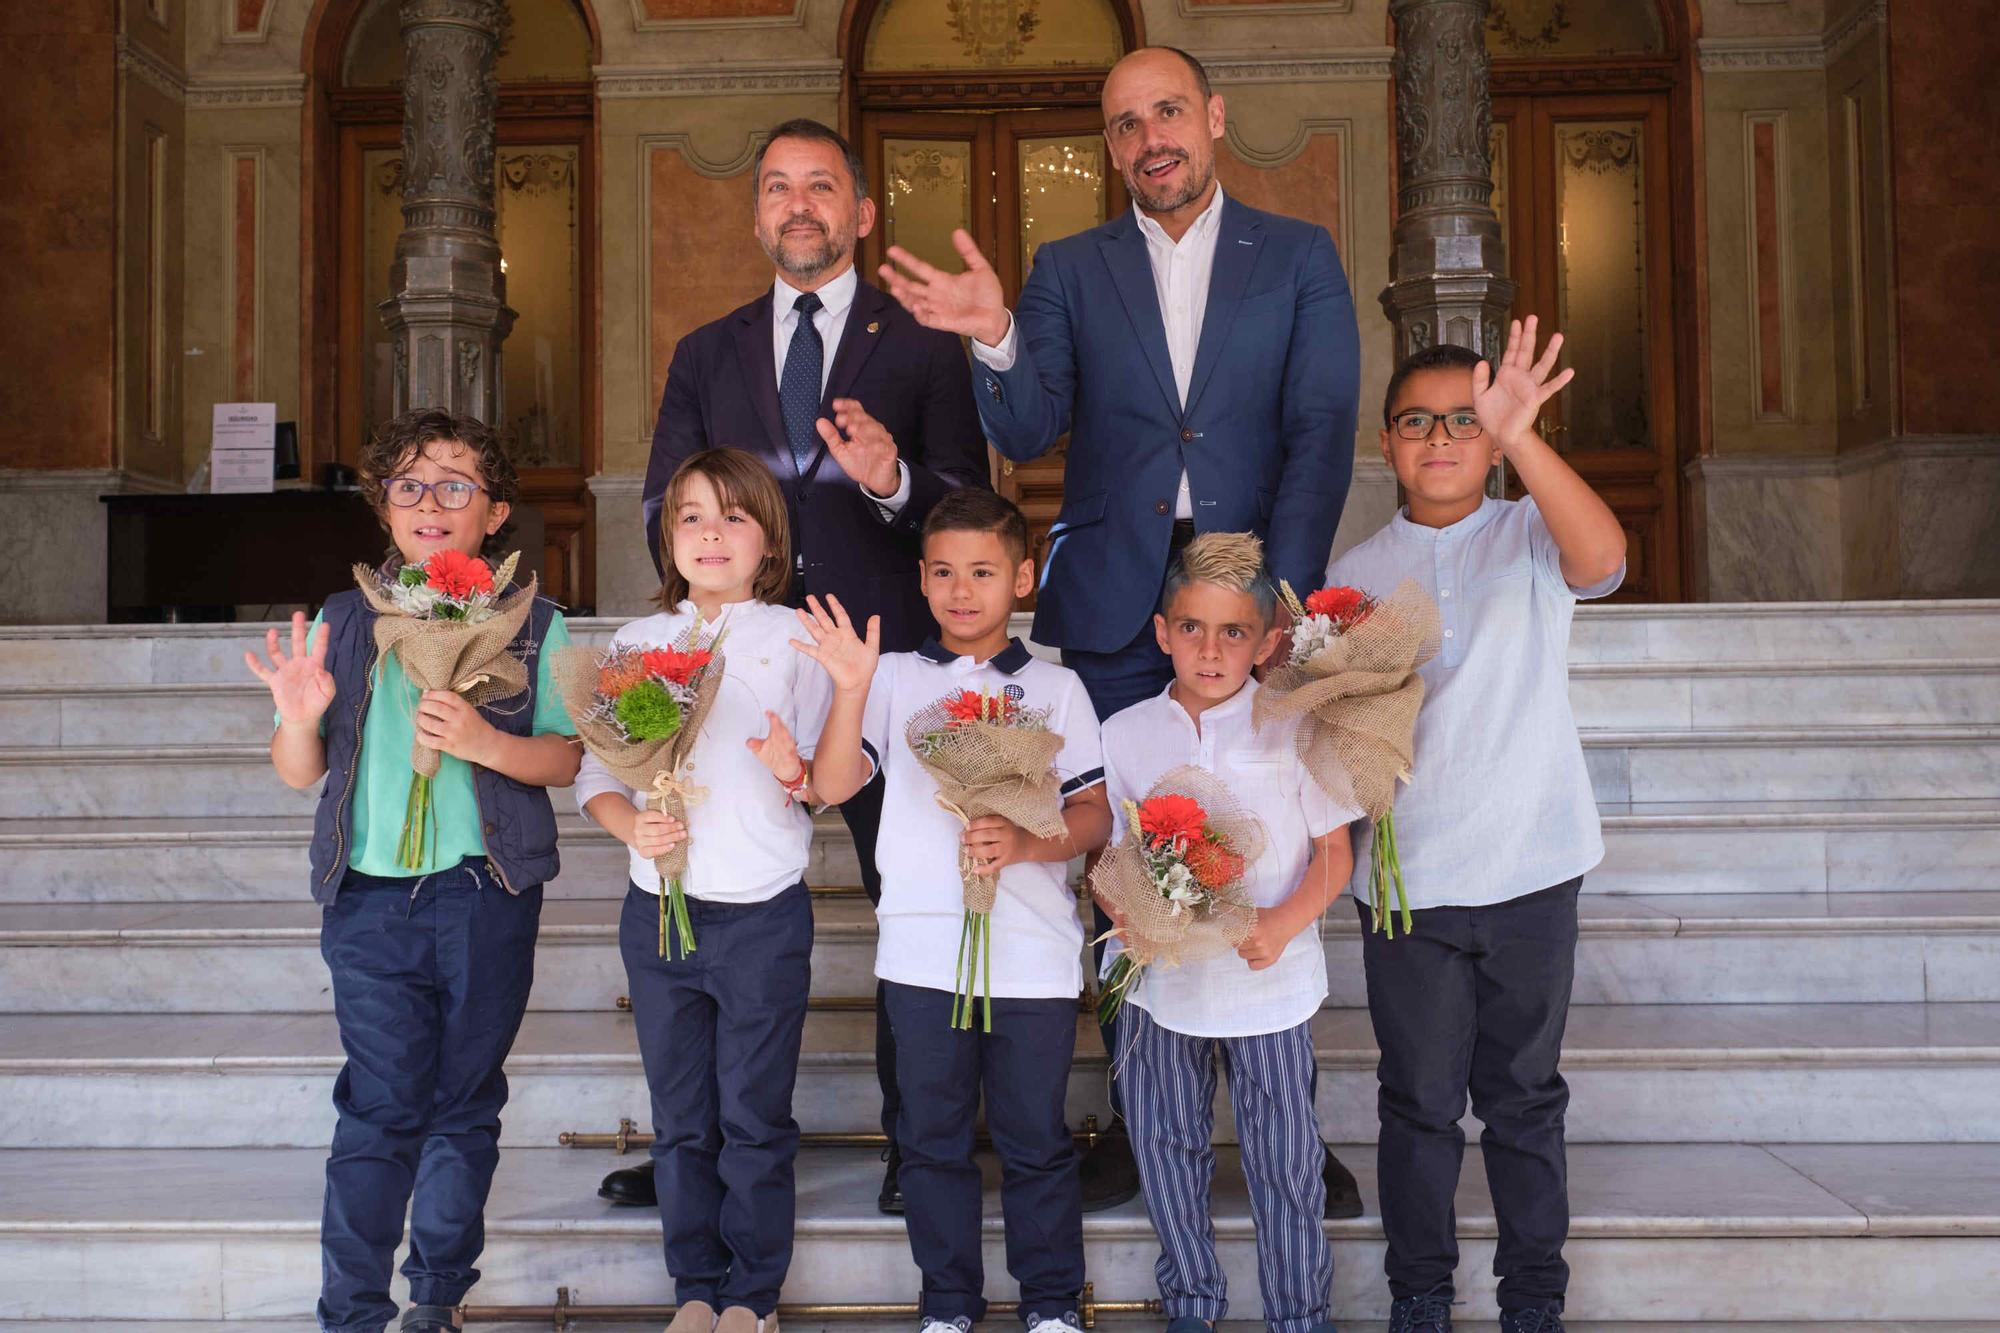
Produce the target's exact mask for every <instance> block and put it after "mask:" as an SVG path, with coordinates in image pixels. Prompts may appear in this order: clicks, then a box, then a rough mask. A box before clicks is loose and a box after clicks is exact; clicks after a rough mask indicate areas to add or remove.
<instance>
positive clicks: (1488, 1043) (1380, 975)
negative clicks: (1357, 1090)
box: [1355, 878, 1583, 1313]
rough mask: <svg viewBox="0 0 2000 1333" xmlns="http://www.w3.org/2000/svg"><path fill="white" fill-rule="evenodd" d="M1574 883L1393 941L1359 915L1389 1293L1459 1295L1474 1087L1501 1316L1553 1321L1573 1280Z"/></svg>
mask: <svg viewBox="0 0 2000 1333" xmlns="http://www.w3.org/2000/svg"><path fill="white" fill-rule="evenodd" d="M1582 885H1583V881H1582V879H1580V878H1579V879H1573V880H1570V881H1568V882H1567V883H1564V884H1558V885H1556V886H1555V887H1554V888H1550V889H1543V890H1542V891H1541V892H1539V893H1531V894H1528V895H1527V896H1526V897H1522V898H1516V899H1514V900H1513V901H1511V902H1504V903H1496V904H1493V905H1492V906H1488V907H1433V908H1429V909H1427V910H1425V911H1420V912H1417V913H1415V914H1414V923H1415V929H1414V931H1413V932H1412V933H1411V934H1410V935H1409V936H1407V937H1402V936H1399V937H1398V938H1396V939H1395V940H1389V939H1386V938H1384V937H1383V936H1381V935H1378V934H1375V933H1374V932H1373V931H1372V930H1370V929H1369V920H1370V916H1369V913H1370V910H1371V909H1370V908H1369V907H1368V906H1367V905H1366V904H1365V903H1359V902H1357V903H1356V904H1355V907H1356V908H1357V909H1359V911H1360V913H1361V927H1362V930H1361V939H1362V961H1363V965H1364V966H1365V968H1366V970H1367V975H1368V1013H1369V1017H1370V1018H1371V1019H1372V1020H1373V1022H1374V1025H1375V1040H1376V1042H1377V1043H1378V1044H1379V1045H1380V1046H1381V1048H1382V1059H1381V1063H1380V1064H1379V1065H1378V1066H1377V1074H1378V1077H1379V1079H1380V1081H1381V1089H1380V1094H1379V1098H1380V1112H1381V1119H1382V1136H1381V1140H1380V1142H1379V1144H1378V1146H1377V1149H1376V1155H1377V1163H1378V1167H1379V1171H1380V1177H1381V1180H1380V1191H1381V1196H1382V1229H1383V1230H1384V1231H1385V1232H1386V1233H1387V1234H1388V1240H1389V1250H1388V1257H1387V1258H1386V1259H1385V1260H1384V1268H1385V1269H1386V1270H1387V1272H1388V1276H1389V1290H1390V1292H1391V1293H1392V1294H1393V1295H1396V1296H1399V1297H1402V1296H1419V1295H1422V1294H1423V1293H1425V1292H1428V1291H1430V1290H1432V1289H1433V1288H1436V1287H1438V1286H1443V1287H1445V1288H1446V1289H1447V1290H1450V1287H1451V1275H1452V1271H1453V1270H1454V1269H1456V1268H1457V1267H1458V1235H1457V1216H1456V1214H1455V1213H1454V1211H1453V1208H1452V1197H1453V1195H1454V1194H1455V1193H1456V1192H1457V1189H1458V1173H1459V1167H1460V1165H1461V1162H1462V1159H1463V1158H1464V1156H1465V1132H1464V1131H1463V1130H1461V1129H1460V1128H1459V1125H1458V1122H1459V1118H1460V1117H1461V1116H1463V1115H1464V1114H1465V1102H1466V1094H1467V1092H1468V1091H1469V1092H1470V1093H1471V1095H1472V1110H1473V1113H1474V1114H1475V1115H1477V1116H1478V1117H1479V1119H1480V1120H1481V1121H1482V1122H1483V1123H1484V1124H1485V1126H1486V1129H1485V1132H1484V1133H1482V1134H1481V1135H1480V1138H1479V1147H1480V1151H1481V1153H1482V1154H1483V1155H1484V1157H1485V1159H1486V1182H1487V1185H1488V1186H1489V1187H1490V1188H1491V1190H1492V1192H1493V1213H1494V1217H1495V1219H1496V1220H1497V1221H1498V1223H1499V1230H1500V1240H1499V1245H1498V1248H1497V1249H1496V1250H1495V1252H1494V1256H1493V1272H1494V1275H1495V1276H1496V1277H1498V1278H1499V1279H1500V1290H1499V1298H1500V1308H1501V1309H1502V1310H1503V1311H1512V1310H1548V1311H1553V1312H1557V1313H1560V1311H1561V1310H1562V1304H1563V1295H1564V1293H1565V1291H1566V1290H1567V1288H1568V1286H1569V1265H1568V1264H1566V1263H1564V1262H1563V1257H1562V1249H1563V1242H1564V1241H1565V1240H1567V1239H1568V1237H1569V1167H1568V1158H1567V1155H1566V1151H1565V1148H1564V1142H1563V1112H1564V1111H1565V1110H1566V1109H1567V1108H1568V1106H1569V1085H1568V1084H1566V1083H1564V1082H1563V1077H1562V1075H1561V1074H1560V1073H1559V1072H1557V1068H1556V1066H1557V1063H1558V1060H1559V1058H1560V1057H1561V1054H1562V1039H1563V1028H1564V1026H1565V1024H1566V1023H1567V1021H1568V1018H1569V995H1570V983H1571V980H1572V979H1573V977H1574V975H1575V971H1576V897H1577V891H1578V890H1579V889H1580V888H1581V887H1582Z"/></svg>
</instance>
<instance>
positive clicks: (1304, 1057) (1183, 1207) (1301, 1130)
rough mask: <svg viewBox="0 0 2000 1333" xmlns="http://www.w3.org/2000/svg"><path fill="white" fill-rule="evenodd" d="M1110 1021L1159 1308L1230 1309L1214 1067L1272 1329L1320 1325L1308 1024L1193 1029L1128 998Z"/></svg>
mask: <svg viewBox="0 0 2000 1333" xmlns="http://www.w3.org/2000/svg"><path fill="white" fill-rule="evenodd" d="M1118 1026H1119V1035H1120V1046H1121V1048H1122V1049H1121V1051H1120V1053H1119V1064H1118V1074H1117V1078H1118V1082H1119V1084H1120V1086H1121V1087H1122V1088H1123V1089H1124V1093H1125V1121H1126V1124H1127V1126H1128V1128H1129V1129H1130V1131H1131V1135H1132V1150H1133V1153H1134V1155H1135V1156H1137V1157H1138V1159H1139V1179H1140V1182H1141V1183H1142V1184H1143V1185H1144V1186H1145V1191H1146V1211H1147V1213H1148V1214H1149V1215H1150V1216H1151V1217H1152V1219H1153V1230H1155V1231H1156V1232H1158V1233H1159V1236H1160V1261H1159V1263H1158V1264H1157V1265H1155V1266H1154V1272H1155V1273H1156V1274H1157V1276H1158V1278H1159V1282H1160V1299H1161V1302H1162V1304H1163V1305H1164V1307H1165V1310H1166V1314H1167V1317H1168V1318H1169V1319H1175V1318H1179V1317H1181V1316H1183V1315H1192V1316H1194V1317H1195V1318H1197V1319H1209V1320H1215V1319H1221V1318H1223V1317H1224V1315H1225V1314H1227V1313H1228V1309H1229V1299H1228V1297H1229V1290H1228V1283H1227V1281H1226V1279H1225V1278H1224V1276H1223V1272H1222V1263H1221V1261H1220V1259H1219V1258H1218V1257H1217V1255H1216V1252H1215V1224H1214V1222H1213V1221H1212V1220H1211V1216H1210V1208H1209V1187H1210V1184H1211V1182H1212V1181H1213V1180H1214V1178H1215V1149H1214V1147H1213V1145H1212V1143H1211V1138H1212V1136H1213V1133H1214V1129H1215V1085H1216V1075H1217V1072H1218V1070H1219V1069H1220V1070H1223V1071H1226V1072H1227V1074H1228V1077H1229V1100H1230V1104H1231V1105H1232V1106H1233V1107H1234V1108H1235V1112H1236V1130H1237V1135H1238V1137H1239V1138H1240V1139H1241V1140H1242V1144H1243V1174H1244V1175H1245V1177H1247V1178H1248V1180H1249V1184H1250V1216H1251V1220H1252V1222H1253V1223H1254V1224H1255V1225H1256V1228H1257V1283H1258V1286H1259V1288H1260V1289H1261V1291H1262V1294H1263V1298H1264V1322H1265V1324H1266V1325H1268V1326H1269V1327H1270V1328H1271V1329H1272V1330H1273V1333H1308V1331H1309V1330H1310V1329H1312V1328H1313V1327H1315V1326H1316V1325H1320V1324H1324V1323H1326V1322H1327V1320H1328V1318H1329V1306H1330V1302H1331V1288H1332V1286H1333V1249H1332V1247H1331V1246H1330V1245H1328V1244H1327V1239H1326V1231H1325V1229H1324V1225H1323V1222H1322V1218H1323V1216H1324V1214H1325V1209H1326V1182H1325V1180H1324V1179H1323V1178H1322V1176H1321V1174H1320V1172H1321V1165H1322V1163H1323V1161H1324V1160H1325V1149H1324V1148H1322V1147H1321V1146H1320V1138H1319V1118H1318V1116H1317V1115H1316V1114H1315V1112H1314V1108H1313V1073H1314V1065H1313V1046H1312V1033H1311V1028H1310V1025H1309V1024H1306V1023H1301V1024H1299V1025H1298V1026H1297V1027H1295V1028H1288V1029H1286V1030H1285V1031H1283V1032H1271V1033H1265V1034H1261V1035H1259V1036H1254V1037H1190V1036H1187V1035H1185V1034H1183V1033H1179V1032H1172V1031H1169V1030H1168V1029H1166V1028H1163V1027H1161V1026H1159V1025H1158V1024H1157V1023H1155V1022H1153V1019H1152V1015H1150V1014H1148V1013H1147V1012H1146V1011H1145V1010H1144V1009H1142V1008H1140V1007H1139V1006H1138V1005H1136V1004H1131V1005H1127V1006H1126V1007H1125V1010H1124V1012H1123V1013H1121V1014H1120V1015H1119V1017H1118Z"/></svg>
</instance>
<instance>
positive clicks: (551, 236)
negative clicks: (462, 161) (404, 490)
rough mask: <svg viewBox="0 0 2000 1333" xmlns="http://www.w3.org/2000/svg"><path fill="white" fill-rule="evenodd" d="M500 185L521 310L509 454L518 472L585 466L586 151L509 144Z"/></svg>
mask: <svg viewBox="0 0 2000 1333" xmlns="http://www.w3.org/2000/svg"><path fill="white" fill-rule="evenodd" d="M495 178H496V183H497V185H498V187H499V188H498V189H497V190H496V191H495V192H494V195H495V203H496V206H497V212H498V221H497V230H498V232H499V238H500V253H501V254H502V255H504V256H506V258H504V259H503V260H502V261H501V264H502V266H503V267H504V269H505V271H506V274H507V304H508V305H510V306H512V307H513V309H514V328H513V331H512V332H511V333H509V334H508V335H507V341H506V343H505V345H504V346H502V348H501V351H500V366H501V375H502V377H503V379H504V381H505V383H504V387H503V389H502V393H503V395H504V396H503V397H502V399H501V403H502V405H503V406H504V407H505V409H506V412H507V424H508V426H509V427H511V428H512V431H513V434H512V437H511V438H510V439H509V441H508V450H509V452H510V453H511V454H512V455H513V458H514V463H515V465H516V466H517V467H523V468H547V467H576V466H578V465H579V464H580V463H581V462H582V444H583V386H582V380H581V376H582V365H581V363H580V358H579V357H578V355H577V352H578V348H579V346H580V344H581V341H582V339H581V337H580V333H581V321H582V311H583V299H582V298H583V293H582V288H581V285H580V283H581V275H580V274H579V272H578V265H577V147H576V145H574V144H523V145H521V146H519V147H512V146H509V147H504V148H502V149H501V150H500V160H499V163H498V170H497V171H496V172H495Z"/></svg>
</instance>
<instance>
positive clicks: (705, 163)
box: [639, 130, 764, 218]
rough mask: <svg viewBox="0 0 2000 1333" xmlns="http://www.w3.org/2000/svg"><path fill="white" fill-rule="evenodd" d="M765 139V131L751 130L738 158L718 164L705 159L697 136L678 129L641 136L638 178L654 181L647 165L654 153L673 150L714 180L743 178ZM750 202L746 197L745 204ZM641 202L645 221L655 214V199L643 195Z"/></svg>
mask: <svg viewBox="0 0 2000 1333" xmlns="http://www.w3.org/2000/svg"><path fill="white" fill-rule="evenodd" d="M763 139H764V132H763V131H762V130H752V131H751V132H750V133H749V134H747V135H745V136H744V138H743V147H742V149H741V150H739V151H738V152H737V154H736V156H734V157H732V158H726V159H724V160H722V161H716V160H714V159H712V158H708V157H705V156H703V155H702V153H701V151H700V150H699V149H697V148H696V147H695V146H694V136H693V135H691V134H688V133H686V132H685V131H682V130H675V131H674V132H673V133H672V134H647V135H642V136H640V139H639V172H640V177H639V178H640V179H641V180H650V179H651V173H650V172H649V170H648V165H647V164H648V162H649V161H650V158H651V155H652V152H653V150H654V149H656V148H671V149H673V150H674V151H675V152H677V153H679V154H680V155H681V156H682V157H684V158H686V159H687V164H688V165H689V166H691V167H693V168H694V169H695V170H696V171H697V172H699V173H701V174H702V175H704V176H707V177H709V178H710V179H712V180H727V179H728V178H729V177H731V176H740V175H742V174H743V173H744V172H746V171H748V170H750V164H751V163H752V162H754V161H756V160H757V145H758V144H760V143H762V142H763ZM748 202H749V201H748V199H747V198H746V199H745V203H746V205H747V203H748ZM639 203H640V216H641V217H642V218H643V217H650V216H651V215H652V213H651V209H652V199H651V198H650V197H647V196H642V197H641V198H640V200H639Z"/></svg>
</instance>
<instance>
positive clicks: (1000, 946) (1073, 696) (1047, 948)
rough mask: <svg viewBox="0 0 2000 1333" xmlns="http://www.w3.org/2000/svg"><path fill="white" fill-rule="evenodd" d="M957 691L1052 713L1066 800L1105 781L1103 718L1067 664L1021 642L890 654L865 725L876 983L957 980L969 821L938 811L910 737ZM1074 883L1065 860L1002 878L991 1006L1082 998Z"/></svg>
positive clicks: (872, 689) (935, 986)
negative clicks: (872, 818) (877, 805)
mask: <svg viewBox="0 0 2000 1333" xmlns="http://www.w3.org/2000/svg"><path fill="white" fill-rule="evenodd" d="M959 690H985V691H987V692H989V693H993V694H1002V693H1004V694H1006V695H1008V696H1010V697H1012V698H1013V699H1015V700H1016V701H1017V702H1019V703H1020V705H1021V706H1022V707H1023V708H1030V709H1035V708H1046V709H1049V710H1050V714H1049V729H1050V730H1051V731H1054V732H1056V733H1057V734H1058V735H1060V736H1061V737H1062V738H1063V748H1062V753H1061V754H1059V755H1057V756H1056V762H1055V769H1056V773H1057V774H1058V775H1059V776H1060V777H1061V778H1062V779H1063V786H1062V793H1063V796H1064V798H1065V799H1067V798H1068V797H1069V796H1071V795H1073V794H1075V793H1076V792H1079V791H1082V790H1084V789H1085V788H1088V787H1092V786H1095V785H1096V784H1098V783H1100V782H1102V781H1104V762H1103V756H1102V754H1101V752H1100V751H1099V749H1098V744H1097V714H1096V712H1095V711H1094V710H1093V709H1092V708H1091V706H1090V696H1089V695H1088V694H1086V693H1084V689H1083V682H1082V681H1081V680H1079V679H1078V678H1077V675H1076V673H1075V672H1073V671H1071V670H1069V669H1068V668H1067V667H1059V666H1057V665H1056V664H1055V663H1053V662H1045V661H1043V660H1042V659H1041V658H1039V657H1036V656H1034V655H1033V654H1031V653H1029V651H1028V650H1027V648H1026V647H1025V646H1024V645H1023V644H1022V643H1021V641H1020V640H1019V639H1016V640H1014V641H1013V643H1011V644H1010V645H1008V647H1007V648H1006V649H1004V650H1003V651H1001V652H999V653H996V654H994V655H993V656H992V657H990V658H988V659H987V660H986V661H984V662H975V661H973V660H972V659H971V658H970V657H959V656H957V655H955V654H953V653H952V652H951V651H949V650H948V649H946V648H943V647H942V646H940V645H939V643H938V641H937V640H936V639H931V640H929V641H927V642H926V643H925V644H924V646H923V647H922V648H921V649H919V650H918V651H916V652H914V653H884V654H883V655H882V658H881V661H880V662H878V663H877V664H876V667H875V679H874V682H873V683H872V684H871V685H870V686H869V688H868V706H867V709H866V710H865V712H864V715H863V718H862V723H861V736H862V748H863V750H864V751H865V752H866V753H867V755H868V757H869V759H870V761H871V762H872V763H874V764H875V765H876V766H877V767H878V768H880V769H881V771H882V780H883V783H884V787H883V791H882V827H881V830H880V832H879V833H878V834H877V836H876V839H875V863H876V867H877V869H878V870H879V871H880V872H881V875H882V901H881V902H880V903H879V904H878V905H877V906H876V908H875V915H876V919H877V921H878V922H879V924H880V927H881V930H880V933H879V934H878V936H877V943H876V949H875V975H876V976H877V977H879V978H880V979H882V980H883V981H894V982H897V983H900V984H902V985H905V986H922V987H925V988H926V989H929V990H941V991H948V990H951V989H953V988H954V986H955V985H956V984H957V980H958V978H957V969H958V951H959V941H960V937H961V934H962V931H963V929H964V922H965V899H964V888H963V887H962V884H961V882H960V879H959V873H958V852H959V847H960V845H961V844H960V837H961V835H962V834H963V833H964V832H965V825H964V824H963V823H961V822H960V821H959V819H958V818H957V817H956V816H954V815H952V814H950V813H949V812H947V811H945V810H943V809H941V808H939V806H938V803H937V790H938V789H937V780H936V779H935V778H933V777H931V775H930V774H929V773H928V772H926V771H925V770H924V766H923V765H922V764H920V763H918V762H917V757H916V755H915V754H913V753H912V752H911V750H910V746H909V741H908V739H907V736H906V732H907V730H908V727H909V723H910V719H911V718H912V717H913V716H915V714H916V713H917V712H918V710H920V709H923V708H927V707H929V706H930V705H931V704H933V703H935V702H936V701H937V700H939V699H942V698H944V697H945V696H946V695H948V694H955V693H957V692H958V691H959ZM1068 875H1069V868H1068V866H1067V865H1065V864H1064V863H1062V862H1057V861H1022V862H1019V863H1017V864H1015V865H1010V866H1007V867H1006V868H1005V869H1003V870H1001V872H1000V884H999V893H998V894H997V896H996V897H995V898H994V902H993V913H992V926H993V959H992V995H993V997H994V998H995V999H1021V1000H1050V999H1067V1000H1073V999H1075V998H1076V997H1077V995H1078V994H1079V993H1080V992H1081V991H1082V989H1083V922H1082V920H1081V919H1080V918H1079V917H1078V915H1077V903H1076V895H1075V894H1074V893H1073V892H1071V890H1070V887H1069V882H1068ZM983 972H984V969H983V968H982V973H983ZM983 981H984V977H983V975H982V982H983Z"/></svg>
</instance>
